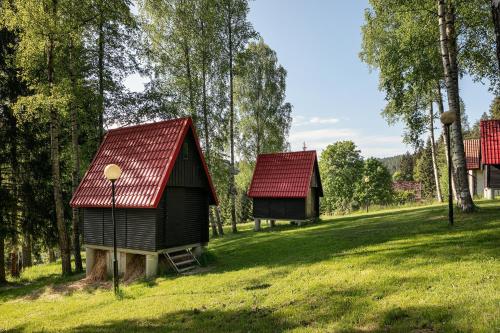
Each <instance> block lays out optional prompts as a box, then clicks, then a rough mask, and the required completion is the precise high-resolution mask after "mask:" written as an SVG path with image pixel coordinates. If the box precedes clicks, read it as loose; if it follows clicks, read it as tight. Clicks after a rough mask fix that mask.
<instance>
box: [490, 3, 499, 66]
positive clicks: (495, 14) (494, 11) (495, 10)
mask: <svg viewBox="0 0 500 333" xmlns="http://www.w3.org/2000/svg"><path fill="white" fill-rule="evenodd" d="M491 16H492V18H493V25H494V26H495V39H496V44H497V45H496V46H497V61H498V67H499V68H500V0H491Z"/></svg>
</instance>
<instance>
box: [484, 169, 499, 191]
mask: <svg viewBox="0 0 500 333" xmlns="http://www.w3.org/2000/svg"><path fill="white" fill-rule="evenodd" d="M487 168H488V176H487V180H488V182H487V184H486V186H487V187H491V188H494V189H500V168H498V167H496V166H493V165H487Z"/></svg>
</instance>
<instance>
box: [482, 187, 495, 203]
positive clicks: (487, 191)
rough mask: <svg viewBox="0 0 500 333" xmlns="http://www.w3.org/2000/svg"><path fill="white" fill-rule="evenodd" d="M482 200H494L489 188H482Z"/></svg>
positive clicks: (492, 192) (491, 190)
mask: <svg viewBox="0 0 500 333" xmlns="http://www.w3.org/2000/svg"><path fill="white" fill-rule="evenodd" d="M484 198H485V199H488V200H493V199H495V194H494V191H493V189H491V188H489V187H485V188H484Z"/></svg>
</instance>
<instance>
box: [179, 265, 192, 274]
mask: <svg viewBox="0 0 500 333" xmlns="http://www.w3.org/2000/svg"><path fill="white" fill-rule="evenodd" d="M195 268H196V266H195V265H192V266H188V267H185V268H179V273H184V272H187V271H190V270H192V269H195Z"/></svg>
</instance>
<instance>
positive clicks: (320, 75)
mask: <svg viewBox="0 0 500 333" xmlns="http://www.w3.org/2000/svg"><path fill="white" fill-rule="evenodd" d="M367 7H368V1H367V0H354V1H344V0H255V1H250V14H249V21H250V22H251V23H252V24H253V26H254V28H255V30H256V31H258V32H259V33H260V35H261V37H262V38H263V39H264V41H265V42H266V43H267V44H268V45H269V46H270V47H271V48H272V49H274V50H275V51H276V53H277V56H278V61H279V62H280V64H281V65H282V66H283V67H284V68H285V69H286V70H287V72H288V76H287V101H288V102H290V103H291V104H292V105H293V112H292V117H293V123H292V128H291V130H290V137H289V141H290V145H291V149H292V151H293V150H302V147H303V144H304V142H305V144H306V147H307V149H316V150H318V151H319V152H320V151H321V150H323V149H324V148H325V147H326V146H327V145H328V144H331V143H334V142H336V141H339V140H352V141H354V143H355V144H356V145H357V146H358V147H359V149H360V150H361V154H362V155H363V156H364V157H387V156H393V155H397V154H402V153H404V152H406V151H407V150H411V147H408V146H406V145H405V144H403V143H402V133H403V126H402V125H395V126H389V125H388V124H387V123H386V121H385V120H384V119H383V118H382V116H381V115H380V112H381V110H382V109H383V107H384V105H385V100H384V94H383V93H382V92H380V91H379V90H378V75H377V73H376V72H375V71H370V69H369V67H368V66H367V65H366V64H365V63H363V62H361V60H360V59H359V56H358V54H359V52H360V50H361V26H362V25H363V20H364V17H363V15H364V10H365V8H367ZM142 82H143V81H142V80H141V79H140V78H139V77H138V76H137V75H134V76H132V77H130V78H129V79H128V80H127V81H126V85H127V86H128V87H129V88H130V89H133V90H138V89H142ZM460 89H461V91H460V93H461V97H462V99H463V100H464V102H465V107H466V113H467V115H468V117H469V120H470V121H471V122H473V121H475V120H476V119H479V117H480V116H481V114H482V113H483V112H487V111H488V109H489V105H490V103H491V101H492V99H493V95H492V94H490V93H489V92H488V89H487V86H486V85H483V84H481V83H474V82H473V81H472V80H471V79H470V78H467V77H466V78H464V79H462V80H461V82H460Z"/></svg>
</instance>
